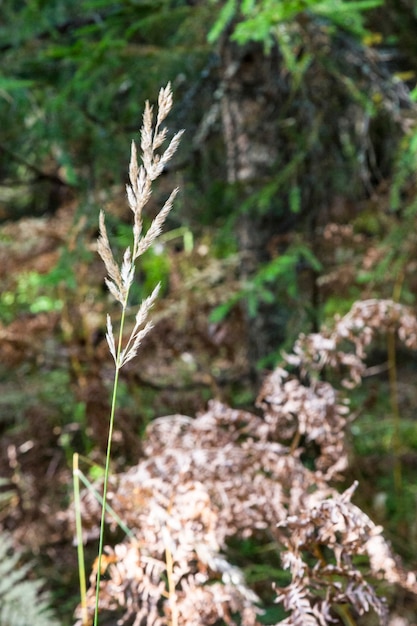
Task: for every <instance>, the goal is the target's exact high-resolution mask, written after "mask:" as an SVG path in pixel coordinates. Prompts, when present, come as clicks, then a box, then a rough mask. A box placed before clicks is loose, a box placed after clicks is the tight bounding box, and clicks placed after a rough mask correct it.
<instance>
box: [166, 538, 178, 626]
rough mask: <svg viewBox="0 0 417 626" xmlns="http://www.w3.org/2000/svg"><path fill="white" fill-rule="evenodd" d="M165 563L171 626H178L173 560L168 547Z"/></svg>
mask: <svg viewBox="0 0 417 626" xmlns="http://www.w3.org/2000/svg"><path fill="white" fill-rule="evenodd" d="M165 563H166V571H167V580H168V598H169V603H170V607H171V626H178V617H179V614H178V606H177V596H176V591H175V581H174V559H173V557H172V552H171V550H170V549H169V547H168V546H167V547H166V548H165Z"/></svg>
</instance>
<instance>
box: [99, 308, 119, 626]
mask: <svg viewBox="0 0 417 626" xmlns="http://www.w3.org/2000/svg"><path fill="white" fill-rule="evenodd" d="M125 315H126V307H123V309H122V315H121V319H120V329H119V339H118V345H117V354H116V369H115V373H114V382H113V394H112V402H111V411H110V422H109V434H108V439H107V453H106V467H105V470H104V485H103V504H102V507H101V522H100V538H99V544H98V563H97V582H96V603H95V608H94V626H98V604H99V597H100V579H101V561H102V556H103V547H104V522H105V517H106V502H107V489H108V483H109V474H110V459H111V444H112V438H113V428H114V416H115V413H116V401H117V390H118V384H119V373H120V355H121V352H122V341H123V327H124V322H125Z"/></svg>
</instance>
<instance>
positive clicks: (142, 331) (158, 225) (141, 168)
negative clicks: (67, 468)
mask: <svg viewBox="0 0 417 626" xmlns="http://www.w3.org/2000/svg"><path fill="white" fill-rule="evenodd" d="M171 108H172V91H171V86H170V84H169V83H168V85H167V86H166V87H165V88H163V89H161V90H160V92H159V97H158V111H157V115H156V120H155V121H154V115H153V109H152V107H151V106H150V104H149V102H146V104H145V111H144V114H143V123H142V128H141V142H140V147H141V160H142V164H141V165H139V164H138V156H137V149H136V145H135V143H134V142H132V148H131V156H130V164H129V181H130V184H129V185H127V188H126V190H127V198H128V202H129V206H130V209H131V210H132V213H133V227H132V245H131V246H129V247H128V248H126V250H125V252H124V255H123V260H122V261H121V263H120V264H118V263H117V262H116V260H115V258H114V256H113V252H112V250H111V247H110V243H109V238H108V235H107V230H106V224H105V219H104V213H103V212H101V213H100V237H99V239H98V253H99V254H100V256H101V258H102V259H103V262H104V265H105V267H106V270H107V274H108V277H107V278H106V284H107V287H108V289H109V291H110V293H111V295H112V296H113V297H114V299H115V300H116V301H117V302H119V303H120V305H121V307H122V311H121V317H120V323H119V332H118V339H117V342H116V339H115V336H114V333H113V325H112V321H111V317H110V315H107V334H106V339H107V343H108V346H109V350H110V353H111V355H112V357H113V360H114V364H115V372H114V381H113V392H112V402H111V411H110V421H109V433H108V441H107V453H106V466H105V473H104V486H103V504H102V509H101V523H100V538H99V549H98V565H97V582H96V601H95V610H94V626H97V625H98V606H99V596H100V578H101V566H102V555H103V547H104V523H105V515H106V501H107V490H108V483H109V475H110V463H111V445H112V436H113V429H114V422H115V415H116V407H117V392H118V384H119V375H120V370H121V369H122V367H123V366H124V365H125V364H126V363H127V362H128V361H131V360H132V359H133V358H134V357H135V356H136V354H137V351H138V348H139V346H140V343H141V342H142V340H143V338H144V337H145V335H146V334H147V333H148V332H149V331H150V330H151V328H152V322H150V321H147V318H148V315H149V311H150V309H151V307H152V305H153V304H154V302H155V299H156V297H157V295H158V291H159V285H157V286H156V287H155V289H154V290H153V292H152V293H151V295H150V296H149V297H148V298H146V299H145V300H143V302H142V303H141V305H140V307H139V310H138V312H137V313H136V316H135V322H134V326H133V329H132V330H131V332H130V335H129V338H128V339H127V341H126V342H125V340H124V331H125V326H126V324H127V314H128V303H129V293H130V289H131V287H132V284H133V281H134V278H135V270H136V261H137V259H138V258H139V257H140V256H141V255H142V254H143V253H144V252H146V250H148V248H149V247H150V246H151V245H152V244H153V242H154V241H155V239H156V238H157V237H158V236H159V235H160V233H161V232H162V227H163V225H164V222H165V220H166V218H167V215H168V213H169V212H170V210H171V208H172V205H173V202H174V199H175V196H176V195H177V193H178V189H174V190H173V191H172V193H171V195H170V196H169V198H168V200H167V201H166V202H165V204H164V206H163V207H162V209H161V210H160V212H159V213H158V215H157V216H156V217H155V219H154V220H153V221H152V223H151V225H150V227H149V229H148V230H147V232H145V233H143V209H144V207H145V206H146V204H147V203H148V201H149V199H150V196H151V193H152V183H153V182H154V180H155V179H156V178H158V176H160V174H161V173H162V171H163V169H164V167H165V165H166V164H167V162H168V161H169V160H170V159H171V158H172V156H173V155H174V153H175V151H176V150H177V148H178V144H179V141H180V138H181V135H182V133H183V131H180V132H178V133H177V134H176V135H174V137H173V138H172V139H171V141H170V143H169V145H168V147H167V148H166V150H165V151H163V152H162V153H158V150H159V149H160V148H161V146H162V145H163V143H164V142H165V140H166V137H167V129H166V128H161V124H162V123H163V122H164V120H165V118H166V117H167V115H168V113H169V112H170V110H171Z"/></svg>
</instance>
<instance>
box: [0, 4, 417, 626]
mask: <svg viewBox="0 0 417 626" xmlns="http://www.w3.org/2000/svg"><path fill="white" fill-rule="evenodd" d="M416 32H417V5H416V3H415V1H414V0H385V1H384V0H364V1H362V2H354V1H349V0H345V1H342V0H338V1H333V0H324V1H321V2H319V1H317V0H291V1H286V0H275V1H268V0H257V1H255V0H254V1H244V0H234V1H231V0H227V1H217V2H216V1H210V0H188V1H186V0H148V1H147V0H124V1H122V0H121V1H119V2H112V1H111V0H84V1H83V2H79V1H73V0H46V1H42V0H28V1H26V2H24V1H18V0H3V2H2V3H1V4H0V55H1V66H0V67H1V69H0V281H1V289H0V432H1V439H0V530H1V532H2V533H4V537H5V539H4V541H5V542H6V535H7V537H10V533H11V535H12V542H13V545H14V547H15V549H17V550H19V551H20V552H19V554H20V553H21V555H22V556H21V560H22V562H24V561H28V560H29V561H30V564H31V568H32V569H31V572H32V573H31V576H32V578H37V579H42V580H43V581H44V583H43V584H44V587H45V589H47V590H48V591H49V592H50V593H51V598H52V601H51V602H52V606H53V608H54V610H55V612H56V615H57V616H58V617H57V618H58V620H59V623H60V624H70V623H72V621H71V620H72V614H73V610H74V607H75V605H76V604H77V601H78V600H77V566H76V554H75V548H74V547H73V545H72V534H71V531H70V530H69V529H68V523H67V519H66V518H65V516H64V515H63V513H62V511H64V510H66V509H67V508H68V506H69V503H70V501H71V497H72V495H71V494H72V483H71V480H72V479H71V464H72V455H73V453H74V452H78V453H80V454H81V455H84V457H88V459H89V460H90V462H91V463H92V464H93V469H92V470H91V475H92V476H93V475H94V471H95V470H94V464H96V465H100V464H101V463H102V462H103V458H104V454H105V446H106V438H107V423H108V414H109V382H110V381H111V367H112V363H111V357H110V355H109V354H108V350H107V345H106V342H105V339H104V335H105V315H106V311H107V310H108V309H109V307H111V305H110V304H109V298H108V294H107V292H106V289H105V286H104V283H103V280H104V274H105V269H104V267H102V263H101V261H100V259H99V258H98V256H97V253H96V244H95V242H96V238H97V234H98V212H99V210H100V208H104V209H105V211H106V213H107V216H108V217H107V223H108V228H109V231H110V233H111V237H112V240H113V241H114V242H115V245H116V247H117V246H118V247H120V250H123V249H124V247H125V246H126V245H127V244H126V242H127V241H128V237H129V233H130V211H129V209H128V206H127V203H126V199H125V183H126V182H127V167H128V160H129V150H130V142H131V140H132V139H137V136H138V131H139V128H140V126H141V115H142V111H143V106H144V102H145V100H147V99H149V100H150V101H151V102H154V101H155V100H156V99H157V94H158V91H159V89H160V87H162V86H164V85H165V84H166V83H167V82H168V81H170V82H171V84H172V88H173V92H174V110H173V113H172V114H171V116H170V119H169V128H170V131H172V132H175V131H177V130H179V129H181V128H185V129H186V132H185V134H184V136H183V139H182V143H181V147H180V150H179V151H178V153H177V154H176V156H175V158H174V160H173V161H172V162H171V163H170V165H169V167H168V168H167V169H166V171H165V172H164V174H163V176H162V177H161V179H160V180H159V185H158V186H157V188H156V189H155V191H154V195H153V197H152V201H151V207H150V209H149V213H148V215H147V219H148V220H149V221H150V220H151V219H152V217H153V216H154V215H155V213H156V209H157V207H159V206H160V205H161V202H163V201H164V199H165V198H166V195H167V193H168V192H169V191H170V190H171V189H172V187H173V186H177V185H178V186H179V187H180V190H181V191H180V195H179V197H178V199H177V201H176V205H175V209H174V211H173V212H172V213H171V215H170V217H169V220H168V228H167V229H166V231H165V234H163V235H162V237H161V239H160V240H159V243H158V245H157V246H155V247H154V248H153V249H152V250H150V251H149V252H148V253H147V254H146V255H145V257H144V258H143V262H142V264H141V266H140V275H141V281H140V283H138V284H137V286H135V293H134V299H135V301H136V302H140V301H141V299H142V298H143V297H144V296H146V295H148V294H149V293H150V291H151V289H152V288H153V286H154V285H155V283H156V282H158V281H161V283H162V292H161V297H160V299H159V303H158V305H157V306H156V308H155V313H154V320H155V329H154V331H153V332H152V333H151V334H150V335H149V336H148V337H147V338H146V340H145V342H144V344H143V346H142V350H141V353H140V361H138V362H132V363H131V364H129V366H128V367H127V368H126V372H125V373H124V376H123V379H122V383H121V401H120V402H121V406H120V410H119V412H118V417H117V431H116V436H115V449H114V471H115V472H117V471H122V470H125V469H126V468H128V467H129V466H131V465H134V464H135V463H136V462H137V460H138V458H140V455H141V450H142V442H141V437H142V434H143V433H144V430H145V428H146V426H147V425H148V424H149V423H150V422H151V421H152V420H153V419H154V418H156V417H159V416H162V415H171V414H176V413H178V414H184V415H191V416H193V415H196V414H197V413H198V412H199V411H202V410H204V409H205V407H206V406H207V402H208V401H209V400H210V399H212V398H215V399H220V400H222V401H224V402H227V403H228V404H230V405H231V406H234V407H238V408H242V409H248V410H252V409H253V407H254V403H255V399H256V395H257V393H258V390H259V387H260V385H261V384H262V381H263V380H264V378H265V376H266V375H267V373H268V372H270V371H271V370H272V369H273V368H274V367H275V366H276V365H277V364H278V363H280V360H281V354H282V352H283V351H288V350H290V349H291V347H292V345H293V344H294V341H295V340H296V338H297V337H298V336H299V334H300V333H311V332H318V331H319V330H320V328H321V327H322V325H323V324H330V323H331V322H332V320H333V318H334V316H335V315H339V316H341V315H343V314H345V313H346V312H347V311H348V310H349V309H350V307H351V305H352V303H354V302H355V301H357V300H362V299H378V298H392V299H393V300H395V301H398V302H400V303H402V304H406V305H409V306H410V307H412V308H415V305H416V293H417V291H416V289H417V278H416V276H417V275H416V268H417V235H416V232H417V231H416V212H417V188H416V172H417V108H416V104H415V101H416V99H417V87H416V80H417V78H416V77H417V38H416ZM133 304H135V302H134V303H133ZM368 366H369V370H368V375H367V376H366V377H365V378H364V380H363V383H362V385H361V386H360V387H359V388H358V389H356V390H355V391H353V392H352V395H351V403H352V406H353V407H354V409H355V410H356V412H357V415H358V419H357V420H356V421H355V422H354V423H352V424H351V426H350V431H349V437H350V450H351V457H352V461H353V462H352V469H351V470H349V471H350V474H349V476H348V479H350V480H352V479H358V480H359V481H360V490H359V491H358V494H357V499H358V502H360V504H361V506H362V507H363V508H364V510H366V511H367V513H368V514H369V515H370V516H371V517H372V518H373V519H375V520H376V521H378V522H380V523H383V525H384V527H385V529H386V536H387V537H388V538H389V540H390V541H391V543H392V545H393V547H394V548H395V551H396V552H397V553H398V554H400V555H401V557H402V558H403V560H404V562H405V563H406V565H407V566H408V567H410V568H411V569H413V568H415V567H416V563H417V526H416V520H417V515H416V513H417V508H416V502H417V500H416V498H417V486H416V481H415V472H416V468H417V425H416V415H415V412H416V406H417V392H416V385H415V375H416V370H417V366H416V360H415V354H414V353H413V352H411V351H408V350H406V349H405V348H400V347H398V346H396V345H393V343H392V337H391V339H390V338H389V339H388V340H385V339H381V340H380V341H378V342H377V343H376V345H373V347H372V350H370V351H369V355H368ZM88 471H89V470H88V469H86V472H88ZM8 540H9V539H7V541H8ZM247 552H248V553H247V554H246V555H245V558H247V563H246V564H248V563H249V564H250V562H251V550H250V548H249V549H248V550H247ZM7 554H8V553H7ZM4 558H6V557H4ZM244 565H245V563H244ZM248 567H249V565H248ZM0 568H1V565H0ZM393 602H394V604H395V602H397V604H398V606H401V607H404V606H406V607H407V608H408V609H409V611H411V613H410V614H411V615H413V612H414V615H416V614H417V603H416V602H415V599H414V600H413V599H411V598H409V597H407V598H406V599H404V597H403V596H401V597H400V596H399V597H396V599H395V601H394V600H393ZM410 607H411V608H410ZM404 619H405V618H404ZM411 623H414V622H409V621H407V622H403V624H404V626H405V625H406V624H411Z"/></svg>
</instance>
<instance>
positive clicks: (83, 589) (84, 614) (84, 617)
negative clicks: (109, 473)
mask: <svg viewBox="0 0 417 626" xmlns="http://www.w3.org/2000/svg"><path fill="white" fill-rule="evenodd" d="M72 476H73V485H74V506H75V528H76V533H77V555H78V576H79V579H80V597H81V623H82V626H87V625H88V610H87V584H86V578H85V560H84V548H83V531H82V521H81V508H80V470H79V468H78V454H77V453H75V454H74V456H73V457H72Z"/></svg>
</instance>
